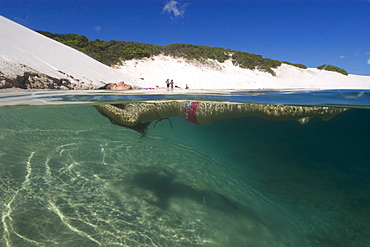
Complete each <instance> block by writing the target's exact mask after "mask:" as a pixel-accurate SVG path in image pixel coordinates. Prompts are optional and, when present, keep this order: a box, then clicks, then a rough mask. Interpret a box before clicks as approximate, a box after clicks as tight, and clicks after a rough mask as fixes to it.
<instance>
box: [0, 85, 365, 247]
mask: <svg viewBox="0 0 370 247" xmlns="http://www.w3.org/2000/svg"><path fill="white" fill-rule="evenodd" d="M72 93H74V92H72ZM7 94H8V93H7ZM0 96H1V95H0ZM10 99H11V100H10ZM163 99H176V100H187V99H189V100H199V99H208V100H223V101H231V102H258V103H261V102H263V103H284V104H299V105H323V104H325V105H337V106H346V107H350V108H353V109H351V110H349V111H347V112H344V113H342V114H340V115H338V116H336V117H335V118H333V119H331V120H330V121H327V122H325V121H321V120H320V119H312V120H310V122H308V123H307V124H306V125H300V124H299V123H297V122H293V121H271V120H264V119H259V118H257V117H247V118H238V119H229V120H223V121H220V122H217V123H215V124H213V125H210V126H199V125H194V124H191V123H189V122H187V121H184V119H181V118H179V117H173V118H172V124H173V126H174V129H171V127H170V126H169V123H168V122H167V121H162V122H159V123H157V124H156V126H155V128H154V127H153V124H152V125H150V127H149V132H148V136H147V137H145V138H140V135H139V134H138V133H136V132H134V131H132V130H129V129H126V128H122V127H119V126H116V125H112V124H111V123H110V122H109V121H108V120H107V119H106V118H104V117H102V116H101V115H100V114H99V113H98V112H97V111H96V110H95V108H94V107H93V106H92V105H93V104H97V103H102V102H104V103H111V102H112V103H117V102H132V101H134V102H136V101H142V100H163ZM0 101H1V102H7V103H5V104H4V103H2V105H3V106H4V107H2V108H0V121H1V122H0V143H1V146H2V148H1V150H0V202H1V204H0V213H1V216H2V217H1V219H2V224H0V232H1V233H2V237H1V240H0V246H98V245H102V246H368V243H369V242H370V236H369V232H370V229H369V228H370V227H369V226H368V222H369V220H370V208H369V207H370V206H369V205H370V196H369V195H370V193H369V191H370V179H369V175H370V168H369V165H368V164H369V161H368V150H369V147H370V145H369V141H368V140H369V138H370V132H369V130H368V122H369V120H370V114H369V110H367V108H369V105H370V104H369V103H368V102H369V95H368V92H366V91H362V92H360V91H323V92H322V91H315V92H302V91H294V92H281V93H279V92H276V91H273V92H261V91H258V92H227V93H220V92H206V93H205V92H194V93H187V94H179V95H171V94H168V93H164V94H163V95H162V94H160V95H158V94H155V93H153V92H148V93H146V94H144V95H143V94H140V95H139V94H137V93H136V94H135V93H131V94H130V95H127V94H125V95H119V94H118V93H111V92H104V93H101V92H96V93H95V92H91V93H90V92H89V93H86V91H84V92H81V93H74V94H73V95H71V91H68V92H62V91H39V92H35V91H32V92H27V91H21V92H19V93H14V92H13V93H9V94H8V95H5V94H2V97H1V98H0ZM9 102H13V103H12V104H9ZM31 102H38V103H31ZM27 103H28V104H29V106H25V105H27ZM53 104H56V105H59V106H55V105H53ZM67 104H68V105H67ZM10 105H11V106H10ZM40 106H42V107H40Z"/></svg>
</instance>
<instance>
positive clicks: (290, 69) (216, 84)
mask: <svg viewBox="0 0 370 247" xmlns="http://www.w3.org/2000/svg"><path fill="white" fill-rule="evenodd" d="M119 68H120V69H121V70H122V71H124V72H125V73H128V74H130V75H132V76H135V77H136V79H138V78H141V79H139V81H137V83H136V84H137V85H139V86H142V87H154V86H156V85H158V86H160V87H164V86H165V85H166V84H165V81H166V79H170V80H171V79H173V80H174V82H175V85H178V86H179V87H181V88H185V86H186V84H187V85H188V86H189V88H191V89H297V88H300V89H337V88H341V89H368V88H370V76H359V75H348V76H345V75H342V74H340V73H337V72H330V71H323V70H318V69H315V68H308V69H300V68H297V67H294V66H290V65H287V64H283V65H282V66H280V67H279V68H277V69H274V70H275V72H276V76H272V75H271V74H269V73H266V72H261V71H258V70H249V69H242V68H240V67H237V66H234V65H233V64H232V62H231V61H230V60H228V61H226V62H224V63H219V62H218V61H214V60H209V61H207V63H206V64H202V63H200V62H198V61H186V60H184V59H177V58H172V57H168V56H162V55H160V56H156V57H152V58H147V59H142V60H130V61H126V62H124V65H123V66H120V67H119Z"/></svg>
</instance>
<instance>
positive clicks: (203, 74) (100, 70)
mask: <svg viewBox="0 0 370 247" xmlns="http://www.w3.org/2000/svg"><path fill="white" fill-rule="evenodd" d="M0 44H1V45H0V72H1V73H2V74H3V75H4V76H5V77H8V78H10V77H13V78H15V77H16V76H17V75H22V74H23V73H24V71H25V68H24V66H23V65H27V66H28V67H30V68H32V69H33V70H34V71H38V72H41V73H43V74H46V75H48V76H50V77H54V78H67V79H69V80H70V81H71V83H75V84H77V85H78V84H84V85H91V86H94V87H100V86H102V85H103V84H102V82H105V83H110V82H119V81H121V80H123V81H125V82H126V83H129V84H131V85H133V86H139V87H144V88H146V87H155V86H159V87H165V86H166V85H165V80H166V79H173V80H174V82H175V85H177V86H179V87H181V88H184V87H185V85H186V84H187V85H188V86H189V87H190V89H296V88H302V89H338V88H340V89H369V88H370V76H359V75H349V76H344V75H341V74H339V73H336V72H328V71H320V70H317V69H313V68H309V69H299V68H296V67H293V66H289V65H282V66H280V67H279V68H277V69H275V72H276V75H277V76H276V77H274V76H272V75H271V74H269V73H266V72H261V71H257V70H249V69H242V68H239V67H237V66H234V65H233V64H232V62H231V61H226V62H224V63H219V62H217V61H213V60H209V61H207V63H205V64H204V63H200V62H198V61H186V60H184V59H175V58H172V57H166V56H156V57H153V58H147V59H142V60H131V61H126V62H124V65H123V66H119V67H117V68H116V69H113V68H110V67H108V66H106V65H104V64H102V63H99V62H97V61H96V60H94V59H92V58H90V57H89V56H86V55H85V54H83V53H81V52H79V51H76V50H74V49H72V48H70V47H68V46H65V45H63V44H61V43H58V42H56V41H54V40H52V39H49V38H47V37H45V36H43V35H41V34H38V33H36V32H34V31H32V30H30V29H28V28H25V27H23V26H21V25H19V24H17V23H15V22H12V21H10V20H8V19H6V18H4V17H2V16H0Z"/></svg>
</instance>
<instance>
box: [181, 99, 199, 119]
mask: <svg viewBox="0 0 370 247" xmlns="http://www.w3.org/2000/svg"><path fill="white" fill-rule="evenodd" d="M198 105H199V102H188V103H187V104H186V107H185V117H184V118H185V119H186V120H187V121H189V122H191V123H194V124H199V123H198V121H197V108H198Z"/></svg>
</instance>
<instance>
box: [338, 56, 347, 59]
mask: <svg viewBox="0 0 370 247" xmlns="http://www.w3.org/2000/svg"><path fill="white" fill-rule="evenodd" d="M339 58H340V59H343V58H347V57H346V56H339Z"/></svg>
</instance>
